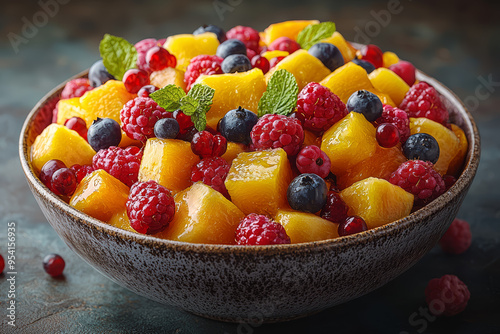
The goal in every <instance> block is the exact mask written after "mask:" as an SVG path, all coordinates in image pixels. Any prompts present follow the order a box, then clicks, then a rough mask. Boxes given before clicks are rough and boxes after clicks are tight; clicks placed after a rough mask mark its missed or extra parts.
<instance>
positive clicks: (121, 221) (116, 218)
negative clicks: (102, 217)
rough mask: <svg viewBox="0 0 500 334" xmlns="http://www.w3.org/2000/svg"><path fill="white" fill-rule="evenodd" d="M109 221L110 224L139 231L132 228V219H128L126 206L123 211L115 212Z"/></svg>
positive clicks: (127, 229) (131, 230)
mask: <svg viewBox="0 0 500 334" xmlns="http://www.w3.org/2000/svg"><path fill="white" fill-rule="evenodd" d="M108 223H109V225H112V226H114V227H118V228H121V229H122V230H126V231H130V232H136V233H138V232H137V231H136V230H134V229H133V228H132V226H130V220H129V219H128V215H127V208H124V209H123V210H122V211H120V212H117V213H115V214H113V216H111V218H110V219H109V221H108Z"/></svg>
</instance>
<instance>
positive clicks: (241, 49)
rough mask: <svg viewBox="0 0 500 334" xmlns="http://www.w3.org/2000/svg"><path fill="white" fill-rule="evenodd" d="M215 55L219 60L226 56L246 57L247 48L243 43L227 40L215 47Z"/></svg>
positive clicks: (237, 40)
mask: <svg viewBox="0 0 500 334" xmlns="http://www.w3.org/2000/svg"><path fill="white" fill-rule="evenodd" d="M216 54H217V56H219V57H221V58H226V57H227V56H230V55H236V54H241V55H245V56H246V54H247V47H246V45H245V43H243V42H242V41H240V40H239V39H228V40H227V41H225V42H223V43H221V44H220V45H219V46H218V47H217V53H216Z"/></svg>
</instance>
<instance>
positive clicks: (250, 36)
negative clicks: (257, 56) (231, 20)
mask: <svg viewBox="0 0 500 334" xmlns="http://www.w3.org/2000/svg"><path fill="white" fill-rule="evenodd" d="M226 37H227V38H228V39H239V40H240V41H242V42H243V43H244V44H245V46H246V47H247V49H251V50H254V51H257V50H258V49H259V41H260V36H259V32H258V31H257V30H255V29H253V28H251V27H244V26H236V27H234V28H231V29H230V30H229V31H228V32H227V33H226Z"/></svg>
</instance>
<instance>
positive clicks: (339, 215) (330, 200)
mask: <svg viewBox="0 0 500 334" xmlns="http://www.w3.org/2000/svg"><path fill="white" fill-rule="evenodd" d="M348 210H349V208H348V207H347V205H346V204H345V202H344V201H343V200H342V197H340V193H339V192H337V191H332V190H330V191H329V192H328V194H327V195H326V204H325V206H323V209H322V210H321V218H323V219H326V220H329V221H331V222H332V223H337V224H340V223H342V222H344V221H345V220H346V219H347V211H348Z"/></svg>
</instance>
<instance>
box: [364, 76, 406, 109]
mask: <svg viewBox="0 0 500 334" xmlns="http://www.w3.org/2000/svg"><path fill="white" fill-rule="evenodd" d="M368 77H369V78H370V81H371V83H372V85H373V87H375V88H376V89H377V90H379V91H381V92H382V93H385V94H387V95H389V97H390V98H391V100H392V101H394V103H396V105H400V104H401V102H402V101H403V99H404V97H405V95H406V93H407V92H408V91H409V90H410V86H408V84H407V83H406V82H405V81H404V80H403V79H401V77H400V76H399V75H397V74H396V73H394V72H393V71H391V70H389V69H387V68H384V67H380V68H377V69H376V70H374V71H373V72H372V73H370V75H368Z"/></svg>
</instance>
